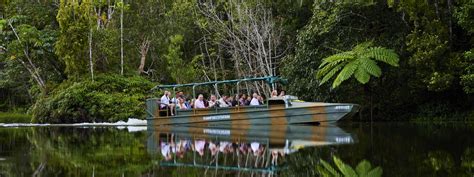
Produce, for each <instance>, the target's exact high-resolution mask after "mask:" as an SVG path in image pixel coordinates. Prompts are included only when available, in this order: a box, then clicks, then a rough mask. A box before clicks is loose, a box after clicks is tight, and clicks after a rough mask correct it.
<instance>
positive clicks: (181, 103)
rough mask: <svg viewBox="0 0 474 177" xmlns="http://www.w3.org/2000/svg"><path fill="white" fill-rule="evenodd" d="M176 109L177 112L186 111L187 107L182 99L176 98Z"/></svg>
mask: <svg viewBox="0 0 474 177" xmlns="http://www.w3.org/2000/svg"><path fill="white" fill-rule="evenodd" d="M176 109H179V110H186V109H188V106H186V104H185V103H184V98H183V97H178V104H177V105H176Z"/></svg>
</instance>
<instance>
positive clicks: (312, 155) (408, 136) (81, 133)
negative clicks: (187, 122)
mask: <svg viewBox="0 0 474 177" xmlns="http://www.w3.org/2000/svg"><path fill="white" fill-rule="evenodd" d="M346 130H348V131H349V130H350V131H349V132H351V133H352V134H354V135H355V137H357V139H358V141H357V143H356V144H352V145H341V146H329V147H322V148H304V149H301V150H300V151H298V152H296V153H293V154H290V155H286V156H285V160H286V163H285V164H286V165H288V170H283V171H281V172H279V173H278V176H317V175H318V171H317V170H316V166H317V165H318V163H319V159H324V160H326V161H328V162H330V163H332V161H331V159H332V155H337V156H338V157H340V158H341V159H342V160H343V161H344V162H345V163H347V164H349V165H350V166H353V167H354V166H356V165H357V163H359V162H360V161H361V160H363V159H367V160H369V161H370V162H371V164H373V165H374V166H381V167H382V168H383V172H384V176H403V177H405V176H443V177H444V176H459V177H463V176H465V177H468V176H469V177H471V176H472V174H473V173H474V146H473V145H474V139H472V138H471V137H470V136H472V134H473V132H474V129H473V128H472V127H471V128H469V127H467V128H466V127H464V128H463V127H462V126H461V127H454V126H450V125H432V126H421V125H413V126H410V125H406V124H404V125H403V126H397V125H393V124H390V125H388V124H386V125H377V126H374V127H373V130H372V132H373V134H371V131H370V127H369V126H366V125H364V124H362V125H361V124H355V125H353V126H352V127H349V128H347V129H346ZM145 141H146V133H145V132H137V133H129V132H127V131H122V130H118V129H116V128H87V129H82V128H71V127H65V128H58V127H52V128H46V127H37V128H8V129H0V158H3V159H5V160H0V176H31V175H32V174H33V173H34V172H35V171H36V170H38V171H40V172H39V174H41V176H58V175H59V176H92V173H94V172H95V176H121V175H122V174H124V176H140V175H145V176H146V175H150V176H236V175H240V176H261V175H262V173H259V172H246V171H231V170H214V169H203V168H192V167H162V166H160V161H161V160H162V157H161V154H159V153H158V154H157V155H156V157H155V156H151V155H150V154H148V153H147V150H146V149H145V144H146V142H145ZM206 153H208V154H209V155H210V152H209V151H207V152H206ZM224 157H225V155H224V154H223V153H220V156H219V162H222V163H223V158H224ZM232 158H234V157H233V155H231V154H230V153H228V154H227V160H228V161H227V162H226V163H233V162H232V160H229V159H232ZM190 159H192V155H188V154H185V155H184V157H183V160H190Z"/></svg>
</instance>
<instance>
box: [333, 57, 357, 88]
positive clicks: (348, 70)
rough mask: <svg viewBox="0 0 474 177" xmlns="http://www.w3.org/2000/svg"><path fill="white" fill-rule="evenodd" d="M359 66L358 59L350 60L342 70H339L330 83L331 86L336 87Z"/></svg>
mask: <svg viewBox="0 0 474 177" xmlns="http://www.w3.org/2000/svg"><path fill="white" fill-rule="evenodd" d="M358 66H359V61H358V60H354V61H351V62H349V63H348V64H347V65H346V66H345V67H344V68H343V69H342V70H341V72H340V73H339V74H338V75H337V77H336V79H335V80H334V82H333V83H332V87H333V88H336V87H337V86H339V85H340V84H341V83H342V82H344V81H345V80H347V79H349V78H350V77H351V76H352V75H353V74H354V72H355V70H356V69H357V67H358Z"/></svg>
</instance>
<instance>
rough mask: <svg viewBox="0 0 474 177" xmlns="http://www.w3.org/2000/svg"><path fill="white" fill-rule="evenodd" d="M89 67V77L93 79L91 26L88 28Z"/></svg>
mask: <svg viewBox="0 0 474 177" xmlns="http://www.w3.org/2000/svg"><path fill="white" fill-rule="evenodd" d="M89 69H90V71H91V79H92V82H93V81H94V62H92V28H90V29H89Z"/></svg>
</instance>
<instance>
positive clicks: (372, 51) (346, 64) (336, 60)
mask: <svg viewBox="0 0 474 177" xmlns="http://www.w3.org/2000/svg"><path fill="white" fill-rule="evenodd" d="M377 61H380V62H383V63H387V64H389V65H391V66H395V67H398V62H399V58H398V55H397V54H396V53H395V51H394V50H391V49H386V48H383V47H372V42H364V43H361V44H359V45H356V46H355V47H354V48H353V49H352V50H351V51H345V52H341V53H338V54H334V55H331V56H329V57H326V58H324V59H323V62H322V63H321V65H319V68H318V69H319V70H318V72H317V74H316V77H317V78H318V79H320V80H321V81H320V85H322V84H324V83H326V82H327V81H329V80H330V79H331V78H332V77H334V75H336V74H337V73H338V72H339V74H337V77H336V78H335V79H334V81H333V83H332V87H333V88H335V87H338V86H339V85H340V84H341V83H342V82H344V81H346V80H348V79H350V78H351V77H352V76H354V77H355V78H356V79H357V81H359V82H360V83H362V84H366V83H368V82H369V81H370V77H371V76H374V77H380V76H381V75H382V69H381V68H380V67H379V66H378V65H377Z"/></svg>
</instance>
